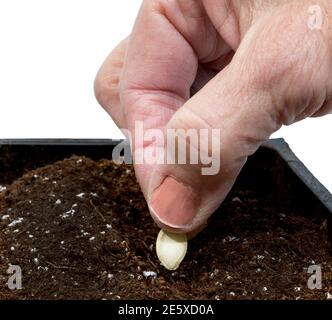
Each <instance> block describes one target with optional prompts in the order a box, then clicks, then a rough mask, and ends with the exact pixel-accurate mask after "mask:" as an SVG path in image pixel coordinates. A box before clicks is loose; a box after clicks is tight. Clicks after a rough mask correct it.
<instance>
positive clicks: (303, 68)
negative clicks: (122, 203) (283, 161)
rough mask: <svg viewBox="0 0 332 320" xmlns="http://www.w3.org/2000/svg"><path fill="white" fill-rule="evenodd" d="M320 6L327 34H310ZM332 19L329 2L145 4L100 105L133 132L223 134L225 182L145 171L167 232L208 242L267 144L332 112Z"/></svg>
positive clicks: (110, 68) (142, 178) (186, 170)
mask: <svg viewBox="0 0 332 320" xmlns="http://www.w3.org/2000/svg"><path fill="white" fill-rule="evenodd" d="M312 5H319V6H320V8H321V12H322V17H323V20H322V21H323V24H322V27H321V28H319V29H316V28H315V29H312V28H309V26H308V20H309V18H310V12H309V11H308V10H309V8H310V6H312ZM331 15H332V5H331V3H330V1H327V0H324V1H323V0H318V1H315V3H312V2H311V1H307V0H299V1H291V0H288V1H287V0H280V1H278V0H265V1H263V0H248V1H241V0H233V1H230V0H144V1H143V4H142V7H141V10H140V12H139V14H138V17H137V21H136V24H135V26H134V29H133V31H132V34H131V35H130V36H129V37H128V38H127V39H125V40H124V41H123V42H122V43H120V44H119V45H118V47H117V48H116V49H114V51H113V52H112V53H111V54H110V55H109V56H108V58H107V59H106V61H105V62H104V64H103V65H102V67H101V69H100V71H99V72H98V75H97V77H96V81H95V93H96V97H97V99H98V101H99V103H100V104H101V105H102V106H103V107H104V108H105V109H106V110H107V111H108V113H109V114H110V115H111V117H112V118H113V119H114V121H115V122H116V123H117V125H118V126H119V127H120V128H126V129H129V130H133V129H134V121H135V120H142V121H144V128H145V129H150V128H160V129H163V130H164V129H166V128H183V129H190V128H197V129H200V128H208V129H211V128H218V129H220V130H221V138H220V148H221V152H220V157H221V170H220V172H219V174H218V175H215V176H203V175H202V174H201V171H200V170H199V168H198V167H197V166H191V165H182V166H180V165H162V166H161V165H148V164H145V165H136V166H135V171H136V175H137V178H138V181H139V183H140V185H141V187H142V190H143V193H144V195H145V197H146V199H147V201H148V204H149V206H150V212H151V214H152V217H153V218H154V219H155V221H156V222H157V224H158V225H159V226H160V227H162V228H164V229H168V230H171V231H173V232H178V233H194V234H196V233H197V232H199V231H200V230H201V229H202V227H203V226H204V225H205V223H206V220H207V218H208V217H209V216H210V215H211V214H212V213H213V212H214V211H215V209H216V208H217V207H218V206H219V205H220V203H221V202H222V201H223V200H224V198H225V197H226V195H227V193H228V192H229V190H230V188H231V187H232V185H233V184H234V182H235V179H236V177H237V176H238V174H239V172H240V170H241V168H242V167H243V165H244V163H245V161H246V159H247V157H248V156H249V155H251V154H253V153H254V152H255V151H256V150H257V148H258V147H259V146H260V144H261V143H262V142H264V141H265V140H266V139H268V138H269V136H270V135H271V134H272V133H273V132H275V131H276V130H278V129H279V128H280V127H281V126H282V125H290V124H292V123H294V122H296V121H299V120H301V119H304V118H306V117H310V116H321V115H324V114H327V113H330V112H331V110H332V105H331V102H330V99H331V96H332V77H331V76H330V74H331V73H332V27H331V22H330V21H331V19H330V17H331ZM329 20H330V21H329ZM191 89H193V90H194V91H195V92H197V93H196V94H195V95H193V96H192V97H191V96H190V92H191ZM136 147H137V148H144V149H145V150H147V149H149V148H150V149H151V148H152V149H153V148H156V147H163V145H162V143H161V141H158V140H156V141H154V142H151V143H145V144H143V143H142V144H140V142H139V141H138V142H137V141H136Z"/></svg>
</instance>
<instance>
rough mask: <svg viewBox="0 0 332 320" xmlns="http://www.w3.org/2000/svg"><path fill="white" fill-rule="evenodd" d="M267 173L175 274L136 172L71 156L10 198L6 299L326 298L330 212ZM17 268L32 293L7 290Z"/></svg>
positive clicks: (227, 207) (1, 229)
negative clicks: (164, 262)
mask: <svg viewBox="0 0 332 320" xmlns="http://www.w3.org/2000/svg"><path fill="white" fill-rule="evenodd" d="M267 157H270V158H271V157H272V158H273V159H274V158H275V155H273V156H270V155H267ZM278 161H279V162H280V160H278V159H277V160H276V161H274V162H273V163H274V165H276V164H277V163H278ZM261 163H262V162H256V163H255V162H252V165H251V167H250V168H249V169H247V170H246V172H245V173H243V174H242V176H241V177H240V179H239V181H238V182H237V184H236V186H235V187H234V189H233V191H232V193H231V194H230V196H229V197H228V198H227V200H226V201H225V202H224V203H223V205H222V207H221V208H220V209H219V212H217V213H216V214H215V215H214V217H213V219H212V221H211V223H210V224H209V226H208V227H207V228H206V229H205V231H203V232H202V233H201V234H200V235H199V236H198V237H196V238H195V239H194V240H192V241H190V243H189V252H188V254H187V256H186V258H185V260H184V262H183V264H182V265H181V266H180V268H179V270H178V271H176V272H169V271H167V270H165V269H164V268H163V267H161V266H160V264H159V262H158V259H157V257H156V254H155V240H156V236H157V233H158V229H157V228H156V226H155V225H154V223H153V222H152V219H151V218H150V216H149V213H148V210H147V206H146V204H145V201H144V198H143V196H142V194H141V191H140V189H139V186H138V185H137V183H136V179H135V176H134V172H133V169H132V167H131V166H125V165H121V166H120V165H116V164H114V163H112V162H111V161H108V160H99V161H94V160H91V159H90V158H86V157H83V156H72V157H71V158H68V159H65V160H63V161H58V162H56V163H53V164H50V165H47V166H45V167H41V168H39V169H36V170H34V171H29V172H28V173H26V174H25V175H23V176H22V177H20V178H17V179H16V180H14V181H11V182H8V184H7V185H6V187H7V190H6V191H2V192H0V298H2V299H44V298H45V299H77V298H79V299H80V298H83V299H142V298H143V299H324V300H325V299H327V294H328V292H329V293H332V256H331V251H330V247H329V239H328V220H327V216H326V215H325V214H326V211H325V209H324V208H323V207H322V206H321V205H320V204H319V202H318V201H317V200H316V199H315V198H314V197H313V196H312V195H311V193H310V192H309V191H308V190H306V189H304V187H303V186H302V185H301V186H300V184H299V183H298V182H292V184H291V185H288V184H287V183H286V182H285V181H288V180H289V181H293V180H294V177H291V174H290V173H289V172H288V171H287V170H288V169H285V168H282V167H280V168H278V170H272V171H273V172H272V171H271V168H269V167H260V168H256V167H257V166H260V165H261ZM263 163H264V161H263ZM257 170H258V171H259V172H260V175H261V176H260V177H258V176H257V172H258V171H257ZM284 176H286V178H285V177H284ZM252 180H257V181H254V182H253V181H252ZM265 183H266V184H265ZM280 183H281V184H280ZM282 183H284V184H282ZM272 184H276V185H277V184H279V185H277V187H272V186H271V185H272ZM276 190H279V191H276ZM280 191H281V192H280ZM9 264H13V265H19V266H21V268H22V273H23V289H22V290H16V291H11V290H9V289H8V288H7V286H6V281H7V278H8V275H7V273H6V270H7V268H8V265H9ZM312 264H320V265H321V267H322V270H323V288H322V289H321V290H310V289H308V287H307V281H308V278H309V276H310V274H308V273H307V269H308V267H309V266H310V265H312ZM150 271H152V272H154V273H155V274H154V273H152V275H151V273H147V272H150Z"/></svg>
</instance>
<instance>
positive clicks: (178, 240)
mask: <svg viewBox="0 0 332 320" xmlns="http://www.w3.org/2000/svg"><path fill="white" fill-rule="evenodd" d="M156 250H157V256H158V258H159V260H160V262H161V264H162V265H163V266H164V267H165V268H166V269H168V270H176V269H177V268H178V267H179V266H180V264H181V262H182V260H183V259H184V257H185V255H186V253H187V236H186V235H184V234H175V233H169V232H166V231H164V230H160V232H159V234H158V238H157V244H156Z"/></svg>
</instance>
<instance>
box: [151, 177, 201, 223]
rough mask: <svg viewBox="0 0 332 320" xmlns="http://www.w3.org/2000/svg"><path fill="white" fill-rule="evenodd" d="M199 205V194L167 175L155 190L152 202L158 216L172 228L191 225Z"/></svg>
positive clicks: (154, 211) (153, 209)
mask: <svg viewBox="0 0 332 320" xmlns="http://www.w3.org/2000/svg"><path fill="white" fill-rule="evenodd" d="M198 205H199V202H198V195H197V194H196V193H194V192H193V190H192V189H191V188H190V187H188V186H186V185H184V184H182V183H180V182H178V181H177V180H175V179H174V178H171V177H167V178H166V179H165V180H164V181H163V183H162V184H161V185H160V186H159V187H158V188H157V189H156V190H155V191H154V192H153V194H152V197H151V202H150V208H151V209H152V211H153V214H154V215H155V216H156V218H157V219H158V220H159V221H160V222H161V223H163V224H165V225H168V226H169V227H172V228H183V227H185V226H187V225H189V224H190V223H191V222H192V221H193V219H194V217H195V216H196V213H197V210H198Z"/></svg>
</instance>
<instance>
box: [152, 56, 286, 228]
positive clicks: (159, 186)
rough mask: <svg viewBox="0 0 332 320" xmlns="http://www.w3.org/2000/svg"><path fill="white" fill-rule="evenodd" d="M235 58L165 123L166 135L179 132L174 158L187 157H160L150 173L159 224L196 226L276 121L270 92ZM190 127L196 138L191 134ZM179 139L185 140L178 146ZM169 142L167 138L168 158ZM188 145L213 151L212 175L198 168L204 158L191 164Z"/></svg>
mask: <svg viewBox="0 0 332 320" xmlns="http://www.w3.org/2000/svg"><path fill="white" fill-rule="evenodd" d="M240 60H241V59H240V58H239V57H238V56H235V57H234V59H233V61H232V63H231V64H230V65H229V66H228V67H227V68H226V69H224V70H223V71H222V72H221V73H220V74H218V75H217V76H216V77H215V78H214V79H213V80H211V81H210V82H209V83H208V84H207V85H206V86H205V87H204V88H203V89H202V90H201V91H199V92H198V93H197V94H196V95H195V96H194V97H192V98H191V99H190V100H189V101H188V102H187V103H185V104H184V105H183V107H181V108H180V109H179V110H178V111H177V112H176V113H175V114H174V116H173V117H172V119H171V120H170V121H169V123H168V125H167V128H166V132H165V136H166V137H169V136H170V134H169V132H170V131H171V130H173V133H174V132H177V133H178V134H177V136H178V138H179V139H178V143H177V144H176V146H177V147H178V148H179V149H177V150H176V153H177V158H174V157H173V156H172V159H173V160H179V155H180V154H183V153H185V157H186V160H187V161H186V163H185V164H174V163H176V161H175V162H172V163H173V164H170V163H169V162H168V161H167V162H164V163H166V164H163V165H160V166H157V167H156V168H155V169H154V172H153V174H152V177H151V180H150V187H149V194H150V196H149V197H148V199H149V206H150V211H151V215H152V217H153V218H154V219H155V221H156V222H157V224H159V225H160V226H161V227H162V228H165V229H169V230H170V231H173V232H179V233H192V232H194V233H195V231H196V230H200V229H201V226H202V225H204V224H205V223H206V221H207V219H208V218H209V217H210V215H211V214H212V213H213V212H214V211H215V210H216V209H217V208H218V207H219V205H220V204H221V202H222V201H223V200H224V199H225V197H226V196H227V194H228V192H229V191H230V189H231V188H232V186H233V184H234V182H235V180H236V178H237V176H238V174H239V172H240V170H241V169H242V167H243V165H244V164H245V162H246V160H247V157H248V156H250V155H252V154H253V153H254V152H255V151H256V150H257V149H258V147H259V146H260V144H261V143H263V142H264V141H265V140H267V139H268V138H269V136H270V135H271V134H272V133H273V132H275V131H277V130H278V129H279V128H280V126H281V122H282V121H281V120H280V117H279V114H278V111H277V110H280V108H278V107H276V105H275V100H274V99H272V97H271V94H270V93H269V92H267V91H266V90H264V89H263V87H262V88H258V87H257V86H256V85H255V84H254V83H252V82H251V81H252V80H251V79H254V78H255V77H252V74H251V75H250V77H248V74H246V73H245V72H243V70H245V68H243V67H241V66H242V63H241V61H240ZM181 130H182V131H181ZM193 130H194V131H195V132H196V133H197V137H198V139H191V137H192V135H191V134H192V133H193ZM206 131H208V133H209V134H208V136H209V139H208V140H209V141H208V142H209V143H208V144H205V145H202V144H201V142H199V143H198V142H197V141H201V139H200V138H201V137H202V134H203V133H204V132H206ZM189 133H190V134H189ZM173 136H175V135H173ZM181 140H182V142H185V144H182V149H181V148H180V146H181V142H180V141H181ZM169 143H171V144H172V143H173V142H172V141H169V140H168V139H166V145H165V151H166V152H165V153H166V154H167V157H168V158H169V155H168V152H169V151H170V149H171V148H169ZM183 146H184V147H183ZM190 150H198V151H199V154H200V155H204V154H205V155H207V154H210V155H211V154H212V156H211V158H210V160H211V164H213V163H212V162H213V161H214V162H219V164H220V169H219V170H217V172H213V175H211V174H210V173H209V172H208V171H207V170H205V171H204V170H203V167H204V164H203V162H202V160H203V159H200V161H199V163H198V164H197V163H194V164H190V160H191V159H190V156H189V155H188V153H189V152H188V151H190ZM214 167H216V165H215V164H214ZM217 168H219V166H217Z"/></svg>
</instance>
